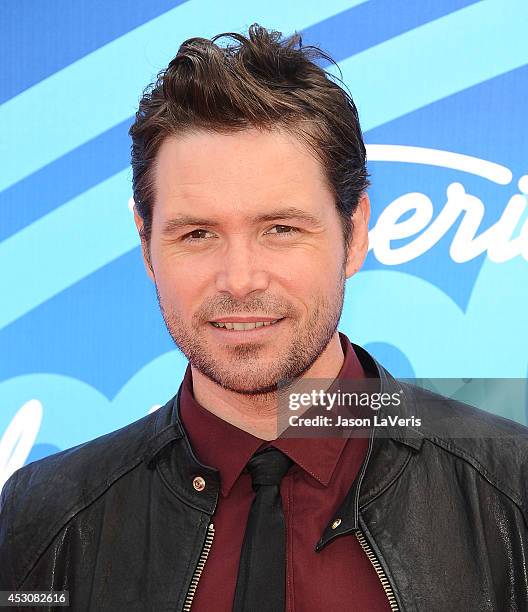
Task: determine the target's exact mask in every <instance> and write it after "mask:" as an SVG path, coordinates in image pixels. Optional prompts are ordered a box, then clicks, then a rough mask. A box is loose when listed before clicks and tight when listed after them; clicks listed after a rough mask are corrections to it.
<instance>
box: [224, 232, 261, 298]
mask: <svg viewBox="0 0 528 612" xmlns="http://www.w3.org/2000/svg"><path fill="white" fill-rule="evenodd" d="M219 257H220V258H221V259H220V260H219V262H218V266H219V268H218V272H217V274H216V288H217V290H218V291H225V292H228V293H230V294H231V295H232V296H233V297H236V298H238V299H243V298H244V297H246V296H247V295H248V294H250V293H252V292H253V291H265V290H266V289H267V288H268V285H269V274H268V272H267V271H266V270H265V269H264V265H263V263H264V262H263V260H262V257H260V256H259V254H258V246H257V245H252V244H251V242H250V240H249V238H248V237H247V236H237V237H236V238H234V239H232V240H231V241H230V243H229V244H228V245H227V246H226V249H225V251H223V253H222V255H219Z"/></svg>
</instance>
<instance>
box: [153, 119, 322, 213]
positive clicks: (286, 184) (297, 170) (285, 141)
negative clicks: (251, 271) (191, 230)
mask: <svg viewBox="0 0 528 612" xmlns="http://www.w3.org/2000/svg"><path fill="white" fill-rule="evenodd" d="M154 187H155V200H156V206H158V207H159V208H160V212H162V211H166V212H172V211H174V210H176V209H178V210H179V209H181V208H182V207H186V206H187V207H188V206H189V205H190V206H193V207H200V206H204V205H206V206H207V207H208V208H209V210H210V211H211V212H220V211H221V210H222V209H226V208H227V209H231V210H236V209H237V207H239V208H241V209H244V210H245V211H247V210H248V209H251V208H252V207H255V208H259V207H260V206H262V205H265V204H269V203H270V202H272V201H273V202H276V200H277V199H280V200H287V201H288V202H290V203H293V202H292V199H294V200H295V204H297V205H298V204H299V203H300V202H303V203H304V204H305V207H314V206H317V205H318V204H319V205H320V204H322V201H321V200H322V198H323V199H324V197H325V196H326V198H328V197H329V195H330V189H329V188H328V186H327V182H326V178H325V175H324V172H323V168H322V166H321V163H320V162H319V161H318V160H317V159H316V158H315V156H314V154H313V153H312V152H310V150H309V149H308V147H307V145H306V144H305V143H304V142H303V141H302V140H301V139H300V138H297V137H295V136H292V135H290V134H288V133H287V132H284V131H279V130H273V131H267V130H266V131H263V130H257V129H254V128H251V129H246V130H243V131H240V132H235V133H232V134H218V133H213V132H205V131H192V132H188V133H185V134H183V135H181V136H170V137H167V138H166V139H165V140H164V141H163V143H162V145H161V147H160V149H159V151H158V155H157V158H156V164H155V168H154ZM187 211H188V209H187Z"/></svg>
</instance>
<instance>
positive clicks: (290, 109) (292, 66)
mask: <svg viewBox="0 0 528 612" xmlns="http://www.w3.org/2000/svg"><path fill="white" fill-rule="evenodd" d="M224 37H228V38H231V39H233V40H234V41H235V44H233V43H230V44H229V43H228V44H227V45H225V46H219V45H217V44H215V43H216V41H217V40H218V39H221V38H224ZM317 59H323V60H327V61H329V62H331V63H334V64H335V62H334V61H333V60H332V58H331V57H330V56H329V55H327V54H326V53H325V52H324V51H322V50H321V49H320V48H318V47H315V46H304V47H303V46H302V37H301V36H300V35H299V34H294V35H293V36H291V37H290V38H288V39H285V40H282V34H281V33H280V32H276V31H274V30H267V29H265V28H263V27H262V26H260V25H258V24H253V25H252V26H250V27H249V30H248V36H247V37H245V36H243V35H241V34H238V33H233V32H228V33H224V34H218V35H216V36H214V37H213V38H211V40H209V39H206V38H189V39H188V40H186V41H185V42H184V43H182V45H181V46H180V48H179V50H178V53H177V55H176V57H175V58H174V59H173V60H172V61H171V62H170V63H169V65H168V66H167V68H166V69H164V70H162V71H161V72H160V73H159V74H158V75H157V79H156V81H155V82H154V83H151V84H150V85H148V86H147V88H146V89H145V91H144V92H143V96H142V98H141V100H140V103H139V109H138V111H137V113H136V117H135V121H134V123H133V124H132V126H131V127H130V130H129V135H130V136H131V138H132V146H131V153H132V185H133V191H134V201H135V206H136V210H137V212H138V214H139V216H140V217H141V218H142V220H143V231H142V236H141V238H142V240H144V241H145V242H146V246H147V252H148V251H149V245H150V236H151V228H152V209H153V202H154V196H155V194H154V180H153V175H154V172H153V170H154V164H155V160H156V155H157V153H158V150H159V148H160V145H161V143H162V142H163V140H164V139H165V138H166V137H167V136H178V135H179V134H183V133H184V132H188V131H192V130H193V129H199V130H209V131H211V132H216V133H223V134H230V133H233V132H236V131H239V130H244V129H247V128H257V129H267V130H273V129H276V128H279V129H282V130H284V131H286V132H288V133H289V134H291V135H293V136H296V137H297V138H300V139H301V140H303V141H304V142H305V144H306V145H307V146H308V150H309V151H310V153H311V154H313V155H314V156H315V157H316V159H317V160H318V161H319V162H320V163H321V165H322V168H323V171H324V174H325V177H326V179H327V183H328V186H329V188H330V189H331V190H332V192H333V195H334V197H335V204H336V207H337V211H338V213H339V216H340V218H341V222H342V227H343V237H344V241H345V245H347V246H348V244H349V241H350V238H351V233H352V230H353V228H352V224H351V219H350V217H351V215H352V214H353V213H354V211H355V209H356V207H357V203H358V201H359V198H360V196H361V195H362V193H363V192H364V191H365V189H366V188H367V187H368V185H369V181H368V173H367V170H366V152H365V145H364V142H363V137H362V134H361V128H360V125H359V118H358V113H357V109H356V106H355V104H354V102H353V100H352V97H351V96H350V95H349V94H348V93H347V92H346V91H345V90H344V89H343V88H342V87H340V86H339V85H338V84H337V83H335V82H334V81H333V80H331V79H332V78H333V77H332V75H330V74H329V73H327V72H326V71H325V70H323V69H322V68H321V67H319V66H318V65H316V64H315V63H314V60H317Z"/></svg>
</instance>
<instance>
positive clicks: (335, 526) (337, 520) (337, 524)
mask: <svg viewBox="0 0 528 612" xmlns="http://www.w3.org/2000/svg"><path fill="white" fill-rule="evenodd" d="M339 525H341V519H336V520H335V521H334V522H333V523H332V529H337V528H338V527H339Z"/></svg>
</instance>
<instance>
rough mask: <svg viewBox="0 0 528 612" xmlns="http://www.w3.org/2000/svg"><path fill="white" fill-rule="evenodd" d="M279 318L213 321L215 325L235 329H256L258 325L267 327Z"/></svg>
mask: <svg viewBox="0 0 528 612" xmlns="http://www.w3.org/2000/svg"><path fill="white" fill-rule="evenodd" d="M278 320H279V319H275V321H257V322H256V323H216V322H213V325H214V326H215V327H225V328H226V329H233V330H235V331H245V330H246V329H255V328H257V327H267V326H268V325H273V324H274V323H277V321H278Z"/></svg>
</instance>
